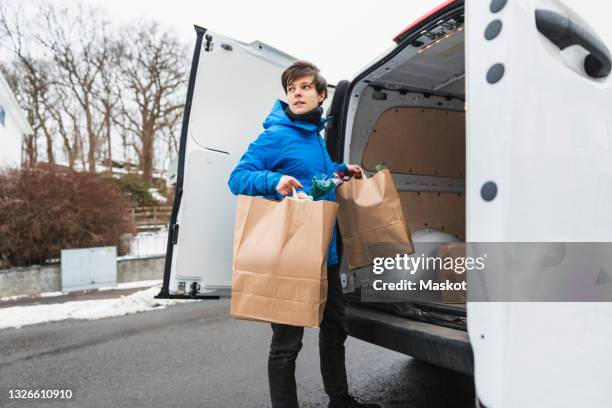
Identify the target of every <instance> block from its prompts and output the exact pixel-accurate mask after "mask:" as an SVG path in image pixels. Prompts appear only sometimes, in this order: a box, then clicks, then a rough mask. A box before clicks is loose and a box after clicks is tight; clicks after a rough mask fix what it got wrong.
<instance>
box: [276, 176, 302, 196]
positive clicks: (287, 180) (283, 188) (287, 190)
mask: <svg viewBox="0 0 612 408" xmlns="http://www.w3.org/2000/svg"><path fill="white" fill-rule="evenodd" d="M291 186H294V187H295V188H303V187H304V186H302V183H300V182H299V181H298V179H296V178H295V177H291V176H286V175H285V176H283V177H281V178H280V180H279V181H278V184H277V185H276V191H277V192H278V193H279V194H281V195H284V196H286V195H289V194H291V193H292V192H293V189H292V188H291Z"/></svg>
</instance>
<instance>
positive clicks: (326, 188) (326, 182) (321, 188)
mask: <svg viewBox="0 0 612 408" xmlns="http://www.w3.org/2000/svg"><path fill="white" fill-rule="evenodd" d="M340 183H342V180H341V179H339V178H337V177H327V176H319V177H317V176H314V177H313V178H312V188H311V189H310V195H311V196H312V197H313V198H317V197H321V196H323V195H325V194H327V193H329V192H330V191H332V190H333V189H335V188H336V187H337V186H338V185H339V184H340Z"/></svg>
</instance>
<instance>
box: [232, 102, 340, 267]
mask: <svg viewBox="0 0 612 408" xmlns="http://www.w3.org/2000/svg"><path fill="white" fill-rule="evenodd" d="M285 108H287V103H285V102H283V101H281V100H279V99H277V100H276V101H275V103H274V106H273V107H272V111H271V112H270V114H269V115H268V117H267V118H266V120H265V121H264V122H263V127H264V131H263V132H262V133H261V134H260V135H259V136H258V137H257V139H256V140H255V141H253V142H252V143H251V144H250V145H249V147H248V149H247V151H246V152H245V153H244V154H243V155H242V157H241V158H240V161H239V162H238V164H237V165H236V167H235V168H234V170H233V171H232V174H231V175H230V178H229V182H228V185H229V188H230V190H231V191H232V193H234V194H236V195H238V194H245V195H252V196H263V197H266V198H269V199H273V200H282V199H283V196H282V195H281V194H279V193H278V192H277V191H276V185H277V184H278V181H279V180H280V178H281V177H282V176H283V175H289V176H293V177H295V178H296V179H298V180H299V181H300V183H302V185H303V186H304V188H303V189H301V188H300V189H297V190H298V191H300V190H303V191H304V192H306V193H307V194H310V189H311V186H312V178H313V176H315V175H317V176H321V175H326V176H332V175H333V173H334V172H335V171H342V172H344V174H346V175H348V168H347V166H346V164H344V163H336V162H333V161H332V160H331V158H330V157H329V154H328V153H327V149H326V148H325V143H324V140H323V137H322V136H321V135H320V134H319V132H320V131H321V130H322V129H323V128H324V127H325V125H324V122H326V121H327V118H325V119H323V120H322V121H321V124H320V125H319V126H317V125H315V124H313V123H309V122H302V121H298V120H296V121H295V122H292V121H291V119H289V118H288V117H287V114H286V113H285ZM316 200H329V201H336V191H335V190H333V191H331V192H329V193H327V194H326V195H323V196H321V197H318V198H316ZM304 221H306V220H304ZM327 255H328V256H327V265H328V267H329V266H332V265H335V264H337V263H338V262H339V260H338V253H337V250H336V228H335V225H334V232H333V235H332V240H331V242H330V245H329V249H328V254H327Z"/></svg>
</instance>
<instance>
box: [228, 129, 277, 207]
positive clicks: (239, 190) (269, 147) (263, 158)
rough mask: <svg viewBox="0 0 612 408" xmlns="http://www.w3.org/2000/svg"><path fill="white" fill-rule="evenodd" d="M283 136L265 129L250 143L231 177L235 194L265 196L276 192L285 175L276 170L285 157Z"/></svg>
mask: <svg viewBox="0 0 612 408" xmlns="http://www.w3.org/2000/svg"><path fill="white" fill-rule="evenodd" d="M282 140H283V138H282V137H279V135H278V134H274V133H271V132H269V131H267V130H266V131H264V132H263V133H261V134H260V135H259V136H258V137H257V139H256V140H255V141H253V142H251V144H250V145H249V147H248V149H247V151H246V152H245V153H244V154H243V155H242V157H241V158H240V161H239V162H238V164H237V165H236V167H235V168H234V170H233V171H232V173H231V174H230V177H229V181H228V185H229V188H230V190H231V192H232V193H233V194H236V195H238V194H245V195H251V196H264V195H271V194H276V185H277V184H278V181H279V180H280V178H281V177H282V176H283V174H282V173H279V172H276V171H274V169H276V168H278V166H279V164H280V160H282V157H283V145H282Z"/></svg>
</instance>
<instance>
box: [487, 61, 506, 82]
mask: <svg viewBox="0 0 612 408" xmlns="http://www.w3.org/2000/svg"><path fill="white" fill-rule="evenodd" d="M505 70H506V69H505V68H504V64H499V63H498V64H495V65H493V66H492V67H491V68H489V70H488V71H487V82H488V83H490V84H494V83H496V82H499V80H500V79H502V77H503V76H504V72H505Z"/></svg>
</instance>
